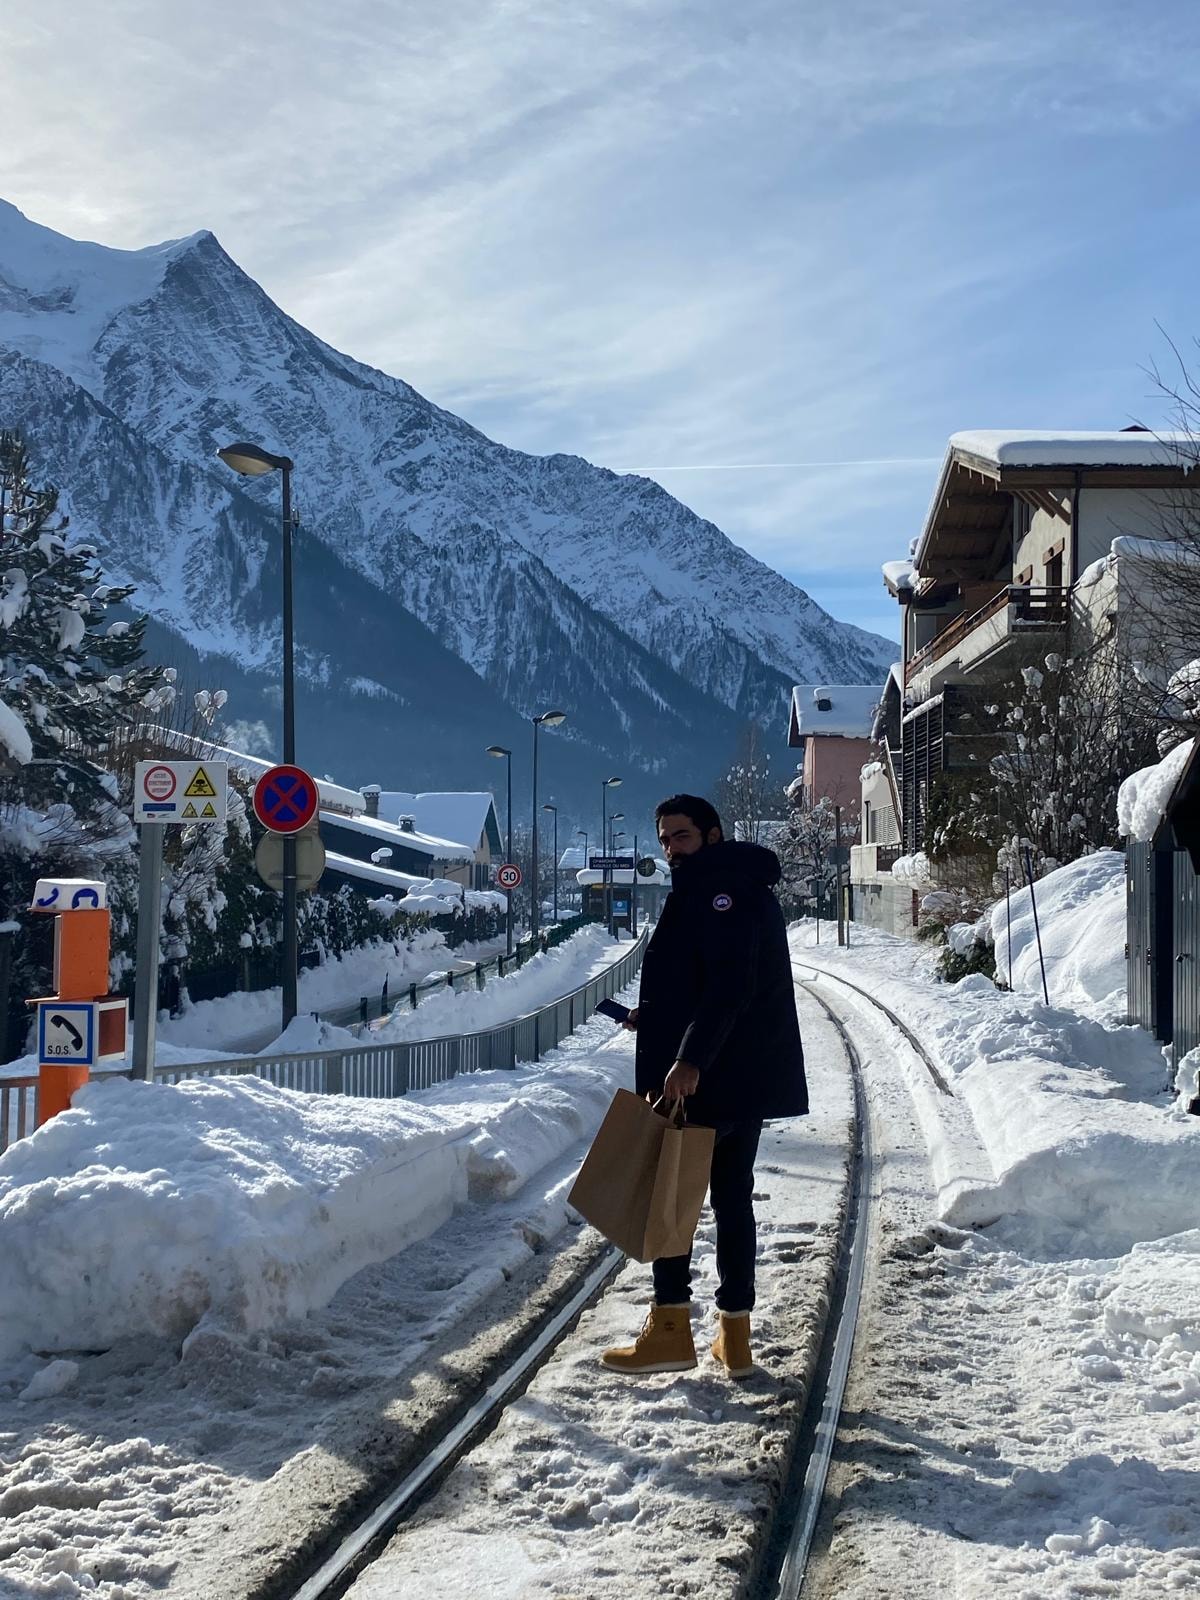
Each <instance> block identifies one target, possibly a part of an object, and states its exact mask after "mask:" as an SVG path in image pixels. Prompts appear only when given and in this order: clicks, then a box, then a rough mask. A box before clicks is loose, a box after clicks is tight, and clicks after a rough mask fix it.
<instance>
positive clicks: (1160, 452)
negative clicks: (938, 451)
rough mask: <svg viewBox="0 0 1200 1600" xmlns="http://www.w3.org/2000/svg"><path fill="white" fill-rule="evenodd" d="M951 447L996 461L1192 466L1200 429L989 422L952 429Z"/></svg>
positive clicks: (1199, 451)
mask: <svg viewBox="0 0 1200 1600" xmlns="http://www.w3.org/2000/svg"><path fill="white" fill-rule="evenodd" d="M950 450H951V451H955V450H957V451H959V452H961V453H962V454H963V455H971V456H976V457H978V458H979V459H980V460H982V461H987V462H990V463H991V465H992V466H995V467H1181V466H1182V467H1189V466H1192V465H1194V464H1196V463H1197V462H1200V434H1196V433H1126V432H1122V431H1115V432H1110V433H1071V432H1065V433H1064V432H1059V431H1058V430H1056V429H1052V430H1049V431H1046V432H1041V431H1038V430H1036V429H1035V430H1032V431H1028V430H1027V431H1017V430H1014V431H1011V432H1010V431H1006V430H1004V429H1000V430H994V429H986V428H984V429H969V430H968V431H966V432H965V433H954V434H951V436H950Z"/></svg>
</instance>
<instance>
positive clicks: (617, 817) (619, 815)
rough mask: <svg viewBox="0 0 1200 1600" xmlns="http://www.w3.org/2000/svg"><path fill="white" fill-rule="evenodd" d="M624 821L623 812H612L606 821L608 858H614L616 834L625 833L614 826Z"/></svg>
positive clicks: (622, 829)
mask: <svg viewBox="0 0 1200 1600" xmlns="http://www.w3.org/2000/svg"><path fill="white" fill-rule="evenodd" d="M624 821H625V813H624V812H623V811H614V812H613V814H612V816H611V817H609V819H608V853H609V855H610V856H615V855H616V853H617V835H618V833H620V834H624V832H625V829H624V828H618V827H617V826H616V824H617V823H618V822H624Z"/></svg>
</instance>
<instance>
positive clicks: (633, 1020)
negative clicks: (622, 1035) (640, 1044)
mask: <svg viewBox="0 0 1200 1600" xmlns="http://www.w3.org/2000/svg"><path fill="white" fill-rule="evenodd" d="M637 1019H638V1008H637V1007H636V1006H634V1008H633V1010H632V1011H631V1012H630V1013H629V1015H628V1016H627V1017H626V1018H625V1021H624V1022H623V1023H622V1024H621V1026H622V1027H623V1028H628V1029H629V1031H630V1033H636V1032H637Z"/></svg>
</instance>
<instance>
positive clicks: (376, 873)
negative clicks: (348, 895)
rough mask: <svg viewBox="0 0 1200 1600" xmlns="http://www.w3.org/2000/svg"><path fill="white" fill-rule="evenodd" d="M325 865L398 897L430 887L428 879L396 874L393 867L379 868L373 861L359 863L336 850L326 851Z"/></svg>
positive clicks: (407, 874) (331, 869)
mask: <svg viewBox="0 0 1200 1600" xmlns="http://www.w3.org/2000/svg"><path fill="white" fill-rule="evenodd" d="M325 865H326V867H327V868H328V869H329V870H330V871H333V872H344V873H345V874H346V876H347V877H348V878H358V879H360V880H361V881H362V882H363V883H373V884H375V885H377V886H378V887H379V888H382V889H390V890H391V891H392V892H393V893H394V894H397V895H408V894H419V893H420V892H421V891H422V890H423V889H427V888H428V887H429V879H428V878H415V877H413V876H412V874H411V873H408V872H394V871H393V870H392V868H391V867H381V866H377V865H376V864H375V862H373V861H358V860H356V859H355V858H354V856H344V855H341V854H339V852H338V851H336V850H326V852H325Z"/></svg>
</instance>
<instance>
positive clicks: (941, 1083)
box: [792, 955, 955, 1100]
mask: <svg viewBox="0 0 1200 1600" xmlns="http://www.w3.org/2000/svg"><path fill="white" fill-rule="evenodd" d="M798 967H807V968H808V970H809V971H810V972H812V973H813V974H814V975H815V976H816V977H818V978H828V979H829V980H830V981H831V982H833V983H840V984H842V985H843V986H844V987H845V988H847V989H853V990H854V993H855V994H857V995H860V996H861V997H862V998H863V999H864V1000H868V1001H870V1003H871V1004H872V1005H873V1006H874V1007H875V1009H876V1010H877V1011H882V1012H883V1014H884V1016H885V1017H886V1018H887V1019H888V1021H889V1022H890V1023H891V1024H892V1026H893V1027H894V1028H896V1029H897V1030H898V1031H899V1032H900V1033H902V1034H903V1035H904V1037H905V1039H906V1040H907V1041H908V1043H909V1044H910V1045H911V1046H912V1048H913V1050H914V1052H915V1053H916V1055H917V1056H918V1057H919V1058H920V1061H921V1064H922V1066H923V1067H924V1068H925V1070H926V1071H927V1072H928V1074H929V1076H930V1077H931V1078H932V1079H933V1081H934V1083H936V1084H937V1086H938V1088H939V1089H940V1090H941V1091H942V1093H943V1094H946V1095H949V1096H950V1098H951V1099H952V1100H953V1099H954V1098H955V1094H954V1090H953V1089H952V1088H951V1087H950V1085H949V1084H948V1083H947V1082H946V1079H945V1077H944V1075H943V1073H942V1070H941V1068H940V1067H939V1066H938V1064H937V1062H936V1061H934V1059H933V1057H932V1056H931V1055H930V1054H929V1051H928V1050H926V1048H925V1046H924V1045H923V1044H922V1043H921V1041H920V1039H918V1038H917V1036H916V1034H915V1033H914V1032H913V1031H912V1029H911V1028H910V1027H909V1025H908V1023H907V1022H905V1021H904V1020H903V1019H902V1018H900V1017H898V1016H897V1015H896V1013H895V1012H894V1011H893V1010H892V1008H891V1006H888V1005H885V1004H884V1003H883V1001H882V1000H879V999H877V998H876V996H875V995H873V994H872V993H871V992H870V990H869V989H864V988H862V987H861V986H860V985H859V984H857V983H851V982H850V979H849V978H843V977H842V975H841V973H839V972H830V970H829V968H828V967H818V966H817V965H816V964H815V963H814V962H806V961H803V960H801V959H799V958H798V957H796V956H795V955H793V957H792V971H793V972H795V971H796V970H797V968H798ZM800 981H801V982H802V983H809V982H810V981H811V980H810V979H807V978H801V979H800ZM814 997H815V992H814Z"/></svg>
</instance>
